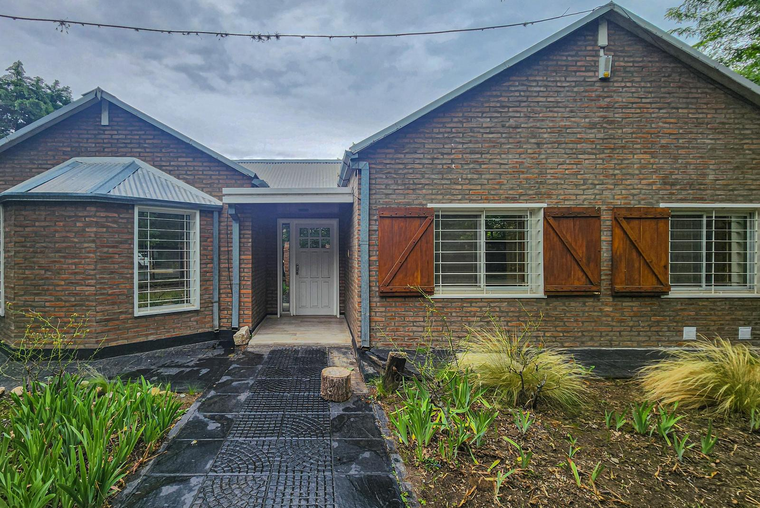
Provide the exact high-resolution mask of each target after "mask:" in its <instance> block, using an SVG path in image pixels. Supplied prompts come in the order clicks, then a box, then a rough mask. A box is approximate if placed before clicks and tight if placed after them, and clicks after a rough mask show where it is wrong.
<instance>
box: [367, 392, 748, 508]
mask: <svg viewBox="0 0 760 508" xmlns="http://www.w3.org/2000/svg"><path fill="white" fill-rule="evenodd" d="M641 400H642V399H641V395H640V390H639V388H638V385H637V384H636V382H635V381H633V380H628V381H612V380H598V381H597V380H595V381H591V382H589V397H588V402H587V404H586V405H585V406H584V407H582V408H578V409H577V410H576V411H575V412H573V413H572V414H569V413H567V412H563V411H560V410H557V409H550V408H541V407H539V408H538V410H537V411H536V412H535V414H534V416H535V418H536V421H535V422H534V423H533V425H532V426H531V427H530V429H529V430H528V431H527V433H526V434H525V435H521V434H520V432H519V431H518V430H517V427H516V425H515V423H514V420H513V417H512V414H511V412H510V411H509V410H508V409H503V410H502V411H501V413H500V416H499V417H498V419H497V425H496V427H495V429H496V430H495V431H492V432H491V433H490V434H489V437H488V439H487V440H486V441H485V443H484V444H483V445H482V446H481V447H479V448H475V449H473V450H472V451H471V452H472V455H471V453H470V450H467V449H462V450H461V451H460V452H459V458H458V462H457V463H455V464H450V463H444V462H442V461H441V460H440V457H439V456H438V454H437V450H438V443H437V442H435V441H434V442H432V443H431V446H430V447H429V449H428V450H429V455H428V457H427V458H426V460H424V461H423V462H422V463H417V462H416V459H415V456H414V452H413V450H412V449H411V448H409V447H407V446H405V445H403V444H400V443H397V446H398V448H399V451H400V453H401V455H402V457H403V458H404V462H405V465H406V468H407V470H408V472H409V476H410V478H409V480H410V481H411V482H412V485H413V486H414V488H415V491H416V494H417V497H418V499H419V500H420V503H421V504H423V505H424V506H436V507H437V506H441V507H484V506H498V505H499V504H501V505H503V506H510V507H522V506H536V507H539V506H553V507H561V506H633V507H695V508H696V507H719V506H747V507H751V506H757V507H760V433H757V432H756V433H749V421H748V419H747V418H744V417H733V418H729V419H725V418H721V417H716V416H715V415H710V414H709V413H707V412H705V411H691V412H686V411H679V412H678V414H683V415H684V418H682V419H681V420H680V421H679V422H678V424H677V430H676V433H677V435H678V436H679V437H681V436H683V435H684V434H685V433H688V434H689V442H690V443H694V444H695V446H694V447H693V448H691V449H689V450H687V451H686V452H685V455H684V460H683V462H682V463H681V462H679V461H678V460H677V458H676V454H675V451H674V450H673V448H671V447H669V446H668V445H667V443H666V442H665V440H664V439H663V438H662V437H660V436H659V435H658V434H657V433H655V434H654V435H652V436H650V435H640V434H636V433H634V430H633V427H632V426H631V423H630V421H631V405H632V404H633V403H637V402H640V401H641ZM397 402H398V400H397V399H394V398H393V397H390V398H385V399H383V400H382V401H381V403H382V404H383V405H384V407H385V410H386V412H387V413H390V412H392V411H393V410H394V409H395V404H396V403H397ZM605 409H606V410H608V411H612V410H615V411H618V412H620V411H624V412H625V413H626V419H627V420H628V423H627V424H626V425H625V426H624V427H623V428H621V430H620V432H617V431H615V430H614V423H613V429H612V430H610V429H607V427H606V425H605V418H604V412H605ZM653 413H656V410H655V411H653ZM711 417H712V418H713V420H714V423H713V426H714V433H715V434H716V435H717V436H718V438H719V439H718V443H717V445H716V446H715V449H714V450H713V452H712V453H711V454H710V456H705V455H703V454H702V453H701V451H700V438H701V437H702V436H703V435H704V434H705V433H706V429H707V426H708V421H709V419H710V418H711ZM658 418H659V417H658V415H657V414H653V415H652V420H653V421H655V420H656V419H658ZM568 435H572V437H573V438H575V439H577V443H576V444H575V446H576V447H580V450H579V451H578V452H577V453H576V454H575V456H574V457H573V460H574V461H575V464H576V466H577V467H578V470H579V471H580V476H581V481H582V486H581V487H578V486H577V484H576V481H575V479H574V477H573V474H572V471H571V469H570V467H569V466H568V463H567V456H568V451H569V448H570V442H569V441H568ZM502 436H507V437H509V438H510V439H512V440H514V441H515V442H517V443H518V444H520V445H521V446H522V447H523V448H525V449H530V450H531V451H533V457H532V460H531V463H530V467H529V469H527V470H523V469H520V468H519V466H520V464H519V461H518V460H517V452H516V450H515V449H514V447H513V446H511V445H510V444H509V443H507V442H506V441H505V440H504V439H503V438H502ZM434 439H435V438H434ZM473 457H474V460H473ZM496 461H498V463H497V464H496V465H495V466H493V468H492V469H491V470H490V471H489V468H490V467H491V466H492V465H493V464H494V463H495V462H496ZM600 461H601V463H602V464H603V465H604V466H605V469H604V471H603V473H602V474H601V475H600V476H599V478H597V480H596V482H595V486H594V485H592V484H591V482H590V481H589V477H590V475H591V472H592V470H593V469H594V467H595V466H596V464H597V463H598V462H600ZM514 468H517V471H516V472H515V473H513V474H512V475H511V476H510V477H509V478H507V479H506V480H505V481H504V483H503V484H502V487H501V489H500V495H499V498H498V500H496V499H495V497H494V484H495V482H494V478H495V475H496V471H509V470H510V469H514Z"/></svg>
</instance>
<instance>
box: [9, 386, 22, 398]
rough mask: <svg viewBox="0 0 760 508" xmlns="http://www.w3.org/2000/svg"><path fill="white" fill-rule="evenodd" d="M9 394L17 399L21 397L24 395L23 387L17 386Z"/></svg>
mask: <svg viewBox="0 0 760 508" xmlns="http://www.w3.org/2000/svg"><path fill="white" fill-rule="evenodd" d="M11 393H13V394H15V395H18V396H19V397H21V395H23V394H24V387H23V386H17V387H16V388H14V389H13V390H11Z"/></svg>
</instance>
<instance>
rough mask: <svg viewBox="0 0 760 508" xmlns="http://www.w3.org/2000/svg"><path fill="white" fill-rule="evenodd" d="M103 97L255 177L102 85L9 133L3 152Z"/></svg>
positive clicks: (3, 141) (2, 142)
mask: <svg viewBox="0 0 760 508" xmlns="http://www.w3.org/2000/svg"><path fill="white" fill-rule="evenodd" d="M100 100H106V101H108V102H110V103H112V104H114V105H116V106H119V107H120V108H122V109H124V110H126V111H128V112H130V113H132V114H133V115H135V116H136V117H138V118H140V119H141V120H144V121H146V122H148V123H149V124H151V125H153V126H154V127H157V128H159V129H161V130H162V131H164V132H166V133H167V134H170V135H172V136H174V137H175V138H177V139H179V140H180V141H184V142H185V143H187V144H189V145H191V146H192V147H194V148H196V149H198V150H200V151H201V152H203V153H205V154H206V155H209V156H211V157H213V158H214V159H216V160H218V161H219V162H221V163H223V164H226V165H227V166H230V167H231V168H232V169H235V170H237V171H239V172H241V173H243V174H244V175H247V176H250V177H251V178H255V177H256V173H255V172H254V171H251V170H250V169H248V168H246V167H244V166H241V165H240V164H238V163H237V162H234V161H232V160H230V159H228V158H227V157H225V156H224V155H222V154H220V153H218V152H215V151H214V150H212V149H210V148H209V147H207V146H205V145H202V144H201V143H198V142H197V141H195V140H193V139H191V138H189V137H187V136H185V135H184V134H182V133H181V132H178V131H176V130H174V129H172V128H171V127H169V126H168V125H166V124H164V123H161V122H159V121H158V120H156V119H155V118H153V117H151V116H149V115H147V114H145V113H143V112H142V111H140V110H139V109H137V108H135V107H133V106H130V105H129V104H127V103H126V102H124V101H122V100H121V99H119V98H117V97H116V96H114V95H112V94H110V93H108V92H106V91H105V90H101V89H100V88H96V89H95V90H92V91H90V92H87V93H86V94H84V95H83V96H82V97H80V98H79V99H77V100H75V101H74V102H71V103H69V104H67V105H66V106H64V107H62V108H61V109H58V110H56V111H54V112H53V113H50V114H49V115H47V116H44V117H42V118H40V119H39V120H37V121H36V122H33V123H31V124H29V125H27V126H26V127H23V128H21V129H19V130H17V131H16V132H14V133H13V134H10V135H8V136H6V137H5V138H3V139H1V140H0V152H2V151H4V150H7V149H8V148H10V147H12V146H14V145H16V144H18V143H20V142H21V141H23V140H25V139H27V138H30V137H32V136H34V135H35V134H37V133H39V132H42V131H43V130H45V129H47V128H48V127H52V126H53V125H55V124H57V123H58V122H60V121H62V120H65V119H66V118H68V117H70V116H72V115H74V114H75V113H78V112H80V111H82V110H83V109H85V108H88V107H90V106H91V105H92V104H94V103H96V102H98V101H100Z"/></svg>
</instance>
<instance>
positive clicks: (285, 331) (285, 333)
mask: <svg viewBox="0 0 760 508" xmlns="http://www.w3.org/2000/svg"><path fill="white" fill-rule="evenodd" d="M275 344H277V345H281V344H290V345H298V346H315V345H320V346H321V345H325V346H348V345H350V344H351V333H350V332H349V331H348V325H347V324H346V320H345V318H343V317H340V318H336V317H332V316H292V317H291V316H283V317H279V318H278V317H277V316H267V317H266V318H265V319H264V321H263V322H262V323H261V325H259V327H258V328H256V330H255V331H254V333H253V337H252V338H251V342H250V343H249V344H248V346H249V347H252V346H254V347H255V346H268V345H275Z"/></svg>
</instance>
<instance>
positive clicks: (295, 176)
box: [237, 159, 342, 189]
mask: <svg viewBox="0 0 760 508" xmlns="http://www.w3.org/2000/svg"><path fill="white" fill-rule="evenodd" d="M237 162H238V163H239V164H240V165H241V166H244V167H247V168H249V169H250V170H251V171H254V172H255V173H256V174H257V175H258V177H259V178H260V179H262V180H264V181H265V182H266V183H267V184H269V187H270V188H275V189H324V188H331V187H336V186H337V185H336V182H337V180H338V175H339V173H340V170H341V165H342V161H341V160H340V159H248V160H239V161H237Z"/></svg>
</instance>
